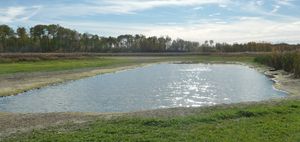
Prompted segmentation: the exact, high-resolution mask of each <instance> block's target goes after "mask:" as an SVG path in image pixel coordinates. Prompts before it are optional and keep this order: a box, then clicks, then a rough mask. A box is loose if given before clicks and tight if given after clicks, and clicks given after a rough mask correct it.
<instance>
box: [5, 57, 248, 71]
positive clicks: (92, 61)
mask: <svg viewBox="0 0 300 142" xmlns="http://www.w3.org/2000/svg"><path fill="white" fill-rule="evenodd" d="M253 60H254V58H253V57H248V56H246V57H240V56H237V57H225V56H176V57H151V58H141V57H102V58H100V57H98V58H83V59H61V60H60V59H57V60H41V61H18V62H2V63H0V75H1V74H13V73H29V72H41V71H62V70H72V69H80V68H91V67H104V66H113V65H126V64H138V63H145V62H159V61H195V62H220V61H221V62H226V61H240V62H248V63H250V62H253Z"/></svg>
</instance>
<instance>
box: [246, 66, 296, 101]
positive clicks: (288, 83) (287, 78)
mask: <svg viewBox="0 0 300 142" xmlns="http://www.w3.org/2000/svg"><path fill="white" fill-rule="evenodd" d="M252 67H254V68H255V69H256V70H258V71H259V72H262V73H264V74H265V75H266V76H267V77H269V78H270V79H271V80H273V81H274V83H275V84H274V87H275V88H276V89H278V90H282V91H284V92H287V93H288V94H289V96H290V97H293V96H299V95H300V79H297V78H295V77H294V76H293V74H292V73H288V72H286V71H283V70H274V69H273V68H270V67H267V66H258V65H256V66H252Z"/></svg>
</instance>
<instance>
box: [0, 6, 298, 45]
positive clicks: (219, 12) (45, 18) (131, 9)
mask: <svg viewBox="0 0 300 142" xmlns="http://www.w3.org/2000/svg"><path fill="white" fill-rule="evenodd" d="M0 24H8V25H10V26H12V27H14V28H16V27H18V26H25V27H30V26H32V25H36V24H60V25H62V26H64V27H68V28H71V29H76V30H78V31H80V32H89V33H92V34H99V35H103V36H117V35H120V34H145V35H147V36H154V35H155V36H165V35H169V36H171V37H172V38H183V39H186V40H193V41H200V42H203V41H204V40H208V39H212V40H215V41H217V42H229V43H234V42H248V41H267V42H273V43H279V42H287V43H300V0H93V1H92V0H51V1H48V0H26V1H25V0H0Z"/></svg>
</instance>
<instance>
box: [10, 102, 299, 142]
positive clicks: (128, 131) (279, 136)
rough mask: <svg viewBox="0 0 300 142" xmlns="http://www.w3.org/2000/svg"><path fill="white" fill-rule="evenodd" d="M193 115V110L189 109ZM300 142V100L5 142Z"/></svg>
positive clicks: (47, 132) (70, 127)
mask: <svg viewBox="0 0 300 142" xmlns="http://www.w3.org/2000/svg"><path fill="white" fill-rule="evenodd" d="M187 111H189V110H187ZM20 140H21V141H106V142H109V141H139V142H140V141H159V142H169V141H170V142H174V141H216V142H218V141H239V142H241V141H246V142H248V141H251V142H255V141H266V142H267V141H270V142H282V141H285V142H289V141H291V142H292V141H300V100H299V99H296V100H282V101H279V102H272V103H265V104H253V105H245V104H242V105H233V106H229V107H228V106H227V107H224V106H221V107H213V108H205V109H202V110H201V111H200V109H199V111H196V112H195V113H194V114H192V115H188V116H182V117H179V116H174V117H172V116H170V117H152V118H149V117H148V118H147V117H135V116H123V117H120V118H115V119H111V120H104V119H99V120H97V121H94V122H90V123H88V124H85V125H82V124H67V125H64V126H58V127H52V128H48V129H43V130H34V131H32V132H30V133H26V134H22V135H18V136H16V137H11V138H9V139H6V140H5V141H20Z"/></svg>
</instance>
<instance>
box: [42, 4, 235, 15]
mask: <svg viewBox="0 0 300 142" xmlns="http://www.w3.org/2000/svg"><path fill="white" fill-rule="evenodd" d="M230 1H231V0H98V1H86V2H85V3H80V4H78V3H74V4H58V5H52V6H48V7H47V6H45V9H44V13H45V14H47V13H48V14H49V15H53V16H52V17H57V16H78V15H79V16H80V15H81V16H84V15H94V14H133V13H136V12H139V11H143V10H148V9H153V8H157V7H169V6H195V7H197V8H196V9H200V8H201V5H205V4H217V5H225V4H227V3H229V2H230ZM53 11H58V12H54V13H53Z"/></svg>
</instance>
